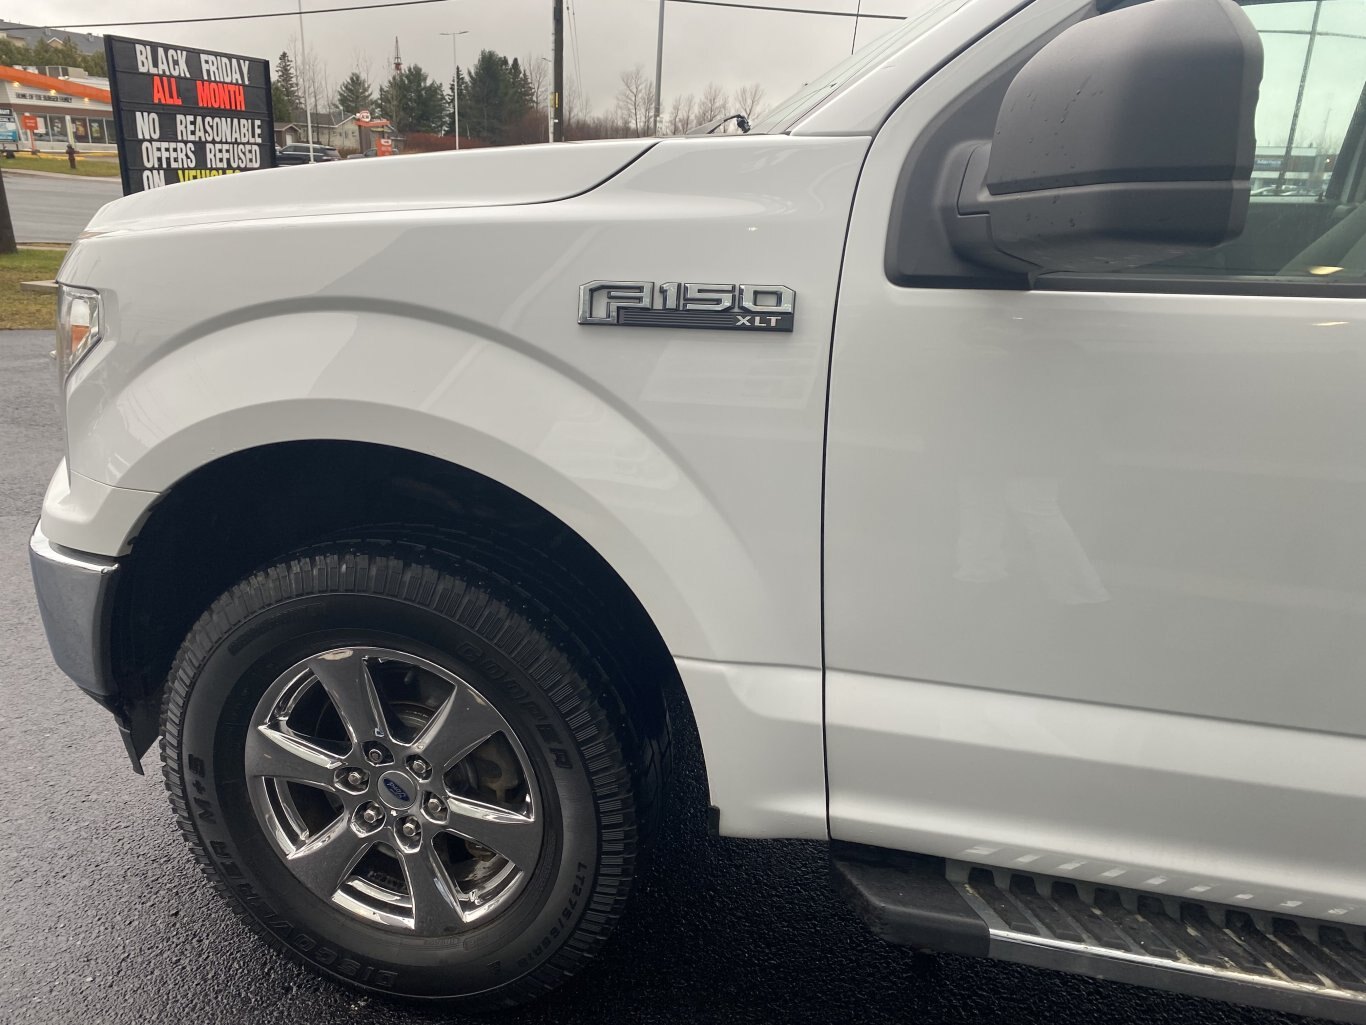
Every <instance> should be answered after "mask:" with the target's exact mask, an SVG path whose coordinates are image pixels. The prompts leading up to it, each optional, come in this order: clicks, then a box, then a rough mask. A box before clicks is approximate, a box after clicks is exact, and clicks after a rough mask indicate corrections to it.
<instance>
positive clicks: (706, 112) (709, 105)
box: [697, 82, 730, 125]
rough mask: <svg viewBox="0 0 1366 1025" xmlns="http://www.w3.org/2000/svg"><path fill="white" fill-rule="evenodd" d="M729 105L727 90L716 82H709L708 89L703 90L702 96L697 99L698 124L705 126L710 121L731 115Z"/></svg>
mask: <svg viewBox="0 0 1366 1025" xmlns="http://www.w3.org/2000/svg"><path fill="white" fill-rule="evenodd" d="M729 103H730V101H729V99H728V98H727V97H726V90H724V89H722V88H721V87H720V86H719V85H717V84H716V83H715V82H708V83H707V87H706V88H705V89H703V90H702V95H701V96H700V97H698V99H697V123H698V124H699V125H705V124H706V123H707V122H708V121H715V120H716V119H717V118H718V117H721V116H722V115H724V114H728V113H730V111H729V110H727V109H726V108H727V107H728V105H729Z"/></svg>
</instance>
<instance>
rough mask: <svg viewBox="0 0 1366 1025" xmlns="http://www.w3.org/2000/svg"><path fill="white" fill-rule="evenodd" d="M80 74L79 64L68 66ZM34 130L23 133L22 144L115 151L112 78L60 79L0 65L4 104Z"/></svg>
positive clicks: (0, 105) (42, 148)
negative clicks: (29, 120)
mask: <svg viewBox="0 0 1366 1025" xmlns="http://www.w3.org/2000/svg"><path fill="white" fill-rule="evenodd" d="M67 70H71V71H75V72H76V73H77V74H80V69H78V68H77V69H67ZM3 107H8V108H10V109H11V110H13V111H14V114H15V116H16V117H18V118H19V119H20V122H21V124H22V123H24V122H26V121H27V120H28V119H27V118H25V116H24V115H32V118H33V121H32V122H31V123H32V124H33V125H34V127H33V128H32V130H29V129H27V128H25V129H23V130H21V131H20V133H19V148H20V149H24V150H32V149H36V150H38V151H39V152H53V153H60V152H62V151H64V150H65V149H66V147H67V145H68V143H69V144H72V145H74V146H75V147H76V149H78V150H80V151H81V152H83V153H110V154H113V153H116V152H117V147H116V146H115V144H114V114H113V108H112V106H111V105H110V99H109V82H108V80H107V79H103V78H91V77H72V78H57V77H54V76H50V75H41V74H38V73H36V72H33V71H28V70H25V69H23V68H12V67H7V66H4V65H0V108H3Z"/></svg>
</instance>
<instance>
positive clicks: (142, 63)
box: [104, 36, 275, 195]
mask: <svg viewBox="0 0 1366 1025" xmlns="http://www.w3.org/2000/svg"><path fill="white" fill-rule="evenodd" d="M104 53H105V59H106V61H107V62H108V65H109V91H110V94H111V98H112V100H113V104H114V124H115V126H116V132H117V141H118V144H119V170H120V172H121V173H122V175H123V192H124V195H127V194H129V193H132V192H142V191H144V190H146V189H155V188H159V187H160V186H162V185H173V184H175V183H176V182H183V181H194V180H196V179H199V178H213V177H217V176H219V175H223V174H237V173H238V172H241V171H254V170H256V169H257V168H261V167H274V166H275V120H274V117H273V115H272V112H271V107H270V64H269V62H267V61H263V60H259V59H257V58H254V57H238V56H236V55H234V54H226V53H218V52H217V51H212V50H192V49H189V48H188V47H184V46H169V45H167V44H165V43H152V42H148V41H146V40H142V39H124V38H121V37H119V36H105V37H104Z"/></svg>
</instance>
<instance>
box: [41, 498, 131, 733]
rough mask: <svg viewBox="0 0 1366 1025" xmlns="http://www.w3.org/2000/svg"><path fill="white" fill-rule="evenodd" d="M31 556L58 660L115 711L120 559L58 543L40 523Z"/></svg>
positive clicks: (50, 643) (46, 625)
mask: <svg viewBox="0 0 1366 1025" xmlns="http://www.w3.org/2000/svg"><path fill="white" fill-rule="evenodd" d="M28 557H29V567H30V569H31V570H32V572H33V589H34V591H35V592H36V594H37V596H38V610H39V612H41V613H42V617H43V630H44V631H45V632H46V633H47V643H48V647H50V648H51V649H52V658H53V660H54V661H55V662H56V663H57V666H58V668H60V669H61V670H62V672H64V673H66V675H67V676H69V677H71V678H72V679H73V680H75V681H76V685H77V686H79V687H80V688H81V689H82V690H84V691H85V692H86V693H88V694H89V695H90V696H91V697H93V698H94V699H95V700H96V701H98V702H100V704H102V705H105V706H106V707H112V706H113V704H114V702H115V700H116V692H115V687H114V681H113V680H111V679H110V678H109V677H110V674H109V665H110V660H109V651H108V642H109V611H110V597H111V594H112V592H113V588H114V583H115V579H116V577H117V575H118V568H119V564H118V560H117V559H110V558H106V557H105V556H102V555H88V554H86V553H85V552H76V551H72V550H71V549H69V548H63V547H62V546H61V545H57V544H53V543H52V542H51V541H49V540H48V538H47V535H45V534H44V533H43V529H42V526H41V524H40V525H38V526H36V527H34V528H33V536H32V537H31V538H29V542H28Z"/></svg>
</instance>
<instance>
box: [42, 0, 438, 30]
mask: <svg viewBox="0 0 1366 1025" xmlns="http://www.w3.org/2000/svg"><path fill="white" fill-rule="evenodd" d="M454 2H455V0H388V2H387V3H374V4H355V5H354V6H351V7H319V8H317V9H316V10H312V11H304V12H303V13H304V14H338V13H341V12H343V11H374V10H379V9H380V8H384V7H419V6H422V5H424V4H448V3H454ZM298 15H299V12H298V11H297V10H295V11H262V12H260V13H258V14H219V15H215V16H213V17H208V18H151V19H148V20H146V21H79V22H72V23H71V24H69V25H43V26H41V27H42V28H45V29H65V28H132V27H135V26H138V25H193V24H198V23H200V22H206V21H254V20H256V19H258V18H295V17H298Z"/></svg>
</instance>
